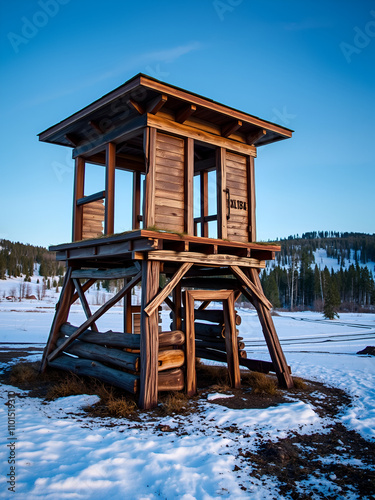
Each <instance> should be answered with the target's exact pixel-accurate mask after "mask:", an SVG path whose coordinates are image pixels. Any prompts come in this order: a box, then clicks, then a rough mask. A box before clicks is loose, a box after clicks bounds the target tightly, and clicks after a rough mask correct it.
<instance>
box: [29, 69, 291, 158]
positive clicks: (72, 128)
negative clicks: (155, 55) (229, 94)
mask: <svg viewBox="0 0 375 500" xmlns="http://www.w3.org/2000/svg"><path fill="white" fill-rule="evenodd" d="M160 110H163V111H164V110H166V111H168V113H169V116H171V119H172V120H175V121H178V122H179V123H181V121H182V120H183V121H186V120H189V119H194V123H195V126H196V127H197V128H199V126H200V124H208V125H211V126H212V128H213V133H217V134H218V135H224V136H225V137H229V138H230V139H233V140H238V141H239V142H243V143H247V144H254V145H255V146H257V147H258V146H263V145H265V144H270V143H273V142H276V141H280V140H283V139H287V138H289V137H291V136H292V132H293V131H292V130H291V129H288V128H285V127H282V126H280V125H277V124H275V123H272V122H269V121H267V120H262V119H261V118H258V117H256V116H253V115H250V114H248V113H245V112H243V111H239V110H237V109H234V108H231V107H229V106H225V105H224V104H220V103H218V102H216V101H213V100H212V99H208V98H206V97H202V96H200V95H198V94H195V93H193V92H189V91H186V90H183V89H181V88H179V87H175V86H173V85H169V84H166V83H164V82H161V81H159V80H156V79H155V78H152V77H150V76H147V75H144V74H142V73H140V74H138V75H136V76H134V77H133V78H131V79H130V80H128V81H127V82H126V83H124V84H123V85H121V86H120V87H118V88H116V89H115V90H112V91H111V92H109V93H108V94H106V95H104V96H103V97H101V98H100V99H98V100H96V101H94V102H93V103H91V104H89V105H88V106H86V107H85V108H83V109H81V110H80V111H78V112H76V113H74V114H73V115H71V116H69V117H68V118H66V119H65V120H62V121H61V122H59V123H57V124H56V125H53V126H52V127H50V128H48V129H47V130H45V131H44V132H41V133H40V134H39V135H38V136H39V140H40V141H43V142H49V143H52V144H59V145H62V146H68V147H74V148H76V147H77V146H81V145H84V144H85V143H88V142H91V141H92V140H93V137H95V134H96V137H98V134H104V133H108V131H111V130H113V129H115V128H116V127H119V126H121V125H123V124H124V122H127V121H129V120H134V119H136V118H137V117H140V115H147V114H149V113H151V114H156V113H158V112H159V111H160ZM186 123H188V122H186Z"/></svg>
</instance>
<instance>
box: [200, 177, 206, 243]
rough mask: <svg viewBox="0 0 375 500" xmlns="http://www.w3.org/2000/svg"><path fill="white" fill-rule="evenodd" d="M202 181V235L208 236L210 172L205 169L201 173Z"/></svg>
mask: <svg viewBox="0 0 375 500" xmlns="http://www.w3.org/2000/svg"><path fill="white" fill-rule="evenodd" d="M200 181H201V185H200V188H201V193H200V194H201V207H200V208H201V219H202V220H201V236H202V237H203V238H208V223H207V222H205V220H204V217H207V216H208V172H207V170H204V171H202V172H201V173H200Z"/></svg>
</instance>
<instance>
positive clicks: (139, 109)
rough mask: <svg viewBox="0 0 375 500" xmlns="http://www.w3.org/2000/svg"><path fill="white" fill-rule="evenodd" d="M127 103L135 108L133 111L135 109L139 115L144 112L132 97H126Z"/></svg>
mask: <svg viewBox="0 0 375 500" xmlns="http://www.w3.org/2000/svg"><path fill="white" fill-rule="evenodd" d="M127 104H128V105H129V106H131V107H132V108H133V109H135V111H137V112H138V113H139V114H140V115H143V114H144V113H145V112H146V110H145V109H144V107H143V106H142V104H140V103H139V102H137V101H135V100H134V99H128V100H127Z"/></svg>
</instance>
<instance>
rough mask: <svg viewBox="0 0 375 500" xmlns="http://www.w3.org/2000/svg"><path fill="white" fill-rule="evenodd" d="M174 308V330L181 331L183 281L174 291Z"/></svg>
mask: <svg viewBox="0 0 375 500" xmlns="http://www.w3.org/2000/svg"><path fill="white" fill-rule="evenodd" d="M172 297H173V304H174V308H173V309H172V316H173V330H175V329H176V330H181V325H182V318H181V310H182V307H181V300H182V295H181V281H180V282H179V283H177V285H176V286H175V287H174V289H173V291H172Z"/></svg>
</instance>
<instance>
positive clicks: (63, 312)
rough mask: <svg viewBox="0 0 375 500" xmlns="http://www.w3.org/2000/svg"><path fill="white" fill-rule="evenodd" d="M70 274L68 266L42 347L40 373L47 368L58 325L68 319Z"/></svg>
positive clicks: (71, 293)
mask: <svg viewBox="0 0 375 500" xmlns="http://www.w3.org/2000/svg"><path fill="white" fill-rule="evenodd" d="M71 276H72V268H71V267H68V269H67V271H66V273H65V278H64V283H63V286H62V288H61V294H60V299H59V301H58V303H57V304H56V313H55V317H54V318H53V322H52V326H51V330H50V333H49V337H48V341H47V344H46V347H45V348H44V352H43V357H42V364H41V366H40V372H41V373H43V372H44V371H45V369H46V368H47V358H48V355H49V354H50V353H51V352H52V351H54V349H55V348H56V345H57V339H58V336H59V330H60V327H61V325H62V324H63V323H65V322H66V320H67V319H68V315H69V309H70V305H71V303H72V302H71V301H72V296H73V293H74V284H73V280H72V279H71Z"/></svg>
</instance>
